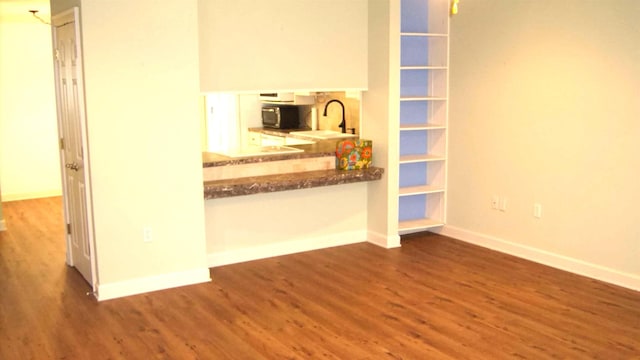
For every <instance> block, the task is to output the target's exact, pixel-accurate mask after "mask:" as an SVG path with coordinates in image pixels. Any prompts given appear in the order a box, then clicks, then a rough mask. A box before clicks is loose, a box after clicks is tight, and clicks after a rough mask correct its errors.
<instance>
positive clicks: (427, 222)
mask: <svg viewBox="0 0 640 360" xmlns="http://www.w3.org/2000/svg"><path fill="white" fill-rule="evenodd" d="M443 225H444V222H443V221H442V220H439V219H428V218H425V219H416V220H405V221H400V222H399V223H398V231H400V232H402V231H411V230H426V229H429V228H434V227H438V226H443Z"/></svg>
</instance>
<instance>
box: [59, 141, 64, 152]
mask: <svg viewBox="0 0 640 360" xmlns="http://www.w3.org/2000/svg"><path fill="white" fill-rule="evenodd" d="M60 150H64V139H63V138H60Z"/></svg>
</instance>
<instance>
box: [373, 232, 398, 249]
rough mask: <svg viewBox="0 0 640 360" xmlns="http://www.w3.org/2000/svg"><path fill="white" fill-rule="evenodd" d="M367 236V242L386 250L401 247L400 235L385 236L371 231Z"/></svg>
mask: <svg viewBox="0 0 640 360" xmlns="http://www.w3.org/2000/svg"><path fill="white" fill-rule="evenodd" d="M367 234H368V236H367V241H368V242H370V243H371V244H373V245H377V246H380V247H383V248H385V249H393V248H397V247H400V235H397V234H396V235H385V234H381V233H377V232H373V231H369V232H368V233H367Z"/></svg>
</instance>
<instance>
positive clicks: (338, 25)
mask: <svg viewBox="0 0 640 360" xmlns="http://www.w3.org/2000/svg"><path fill="white" fill-rule="evenodd" d="M199 6H200V7H199V12H200V18H199V20H200V23H199V27H200V61H201V67H200V77H201V82H200V88H201V90H202V91H206V92H217V91H226V92H236V91H244V92H253V93H257V92H259V91H261V90H262V91H265V90H312V89H316V90H323V91H327V90H329V91H331V90H336V89H349V88H354V89H363V88H366V87H367V2H366V0H349V1H344V0H322V1H317V0H271V1H257V0H234V1H229V0H200V1H199Z"/></svg>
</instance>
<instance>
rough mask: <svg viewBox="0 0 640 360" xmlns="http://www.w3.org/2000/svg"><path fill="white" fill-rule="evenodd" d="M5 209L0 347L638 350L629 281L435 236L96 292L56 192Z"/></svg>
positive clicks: (206, 352)
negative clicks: (136, 290) (116, 295)
mask: <svg viewBox="0 0 640 360" xmlns="http://www.w3.org/2000/svg"><path fill="white" fill-rule="evenodd" d="M3 210H4V216H5V218H6V220H7V226H8V228H9V229H8V230H7V231H5V232H1V233H0V359H256V360H260V359H362V360H365V359H513V358H519V359H556V358H564V359H607V360H608V359H640V293H638V292H635V291H632V290H628V289H624V288H620V287H617V286H614V285H610V284H606V283H603V282H599V281H596V280H592V279H588V278H584V277H581V276H578V275H575V274H570V273H567V272H563V271H559V270H556V269H552V268H549V267H546V266H543V265H540V264H535V263H532V262H529V261H526V260H522V259H518V258H515V257H512V256H508V255H505V254H501V253H497V252H494V251H491V250H488V249H483V248H480V247H477V246H473V245H469V244H466V243H463V242H460V241H457V240H453V239H450V238H446V237H443V236H439V235H436V234H432V233H420V234H414V235H410V236H403V238H402V247H401V248H398V249H382V248H379V247H376V246H374V245H371V244H364V243H363V244H355V245H349V246H341V247H335V248H329V249H323V250H318V251H313V252H306V253H300V254H293V255H288V256H282V257H276V258H270V259H264V260H258V261H252V262H247V263H242V264H235V265H228V266H223V267H218V268H214V269H212V270H211V274H212V279H213V281H212V282H211V283H207V284H197V285H192V286H186V287H181V288H176V289H170V290H165V291H160V292H153V293H148V294H141V295H136V296H131V297H128V298H124V299H114V300H109V301H105V302H102V303H97V302H96V301H95V300H94V299H93V298H92V297H91V296H87V295H86V293H87V292H88V291H90V288H89V286H88V285H87V283H86V282H85V281H84V279H83V278H82V276H80V274H79V273H78V272H77V271H75V269H73V268H69V267H68V266H66V265H65V245H64V240H63V239H64V226H63V224H62V203H61V199H60V198H59V197H54V198H46V199H37V200H26V201H16V202H8V203H4V204H3Z"/></svg>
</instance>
